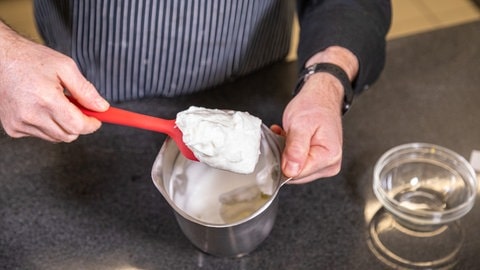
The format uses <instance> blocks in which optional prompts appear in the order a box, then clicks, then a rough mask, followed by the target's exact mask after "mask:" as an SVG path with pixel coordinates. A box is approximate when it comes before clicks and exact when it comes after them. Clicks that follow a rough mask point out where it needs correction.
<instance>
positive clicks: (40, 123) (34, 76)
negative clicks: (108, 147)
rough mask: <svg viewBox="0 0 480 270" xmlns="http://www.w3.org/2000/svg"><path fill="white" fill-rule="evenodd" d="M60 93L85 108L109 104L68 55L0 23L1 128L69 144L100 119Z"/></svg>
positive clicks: (102, 108) (97, 108)
mask: <svg viewBox="0 0 480 270" xmlns="http://www.w3.org/2000/svg"><path fill="white" fill-rule="evenodd" d="M64 91H68V92H69V93H70V94H71V95H72V96H73V97H74V98H75V99H76V100H78V102H79V103H80V104H82V105H83V106H85V107H86V108H88V109H91V110H94V111H105V110H107V109H108V107H109V104H108V103H107V101H105V100H104V99H103V98H102V97H101V96H100V95H99V94H98V92H97V90H96V89H95V87H94V86H93V85H92V84H91V83H90V82H88V81H87V80H86V79H85V78H84V77H83V75H82V74H81V72H80V71H79V70H78V67H77V66H76V64H75V62H74V61H73V60H72V59H71V58H69V57H67V56H65V55H63V54H61V53H59V52H56V51H54V50H52V49H50V48H48V47H46V46H43V45H40V44H37V43H34V42H32V41H29V40H27V39H25V38H23V37H21V36H19V35H18V34H17V33H15V32H14V31H13V30H11V29H10V28H8V27H7V26H6V25H5V24H3V23H2V22H0V120H1V123H2V125H3V128H4V130H5V132H6V133H7V134H8V135H10V136H11V137H15V138H19V137H25V136H34V137H39V138H41V139H44V140H48V141H52V142H62V141H63V142H71V141H73V140H75V139H76V138H77V137H78V136H79V135H80V134H88V133H92V132H94V131H95V130H97V129H98V128H99V127H100V125H101V123H100V122H99V121H98V120H97V119H95V118H92V117H88V116H86V115H84V114H83V113H82V112H80V110H78V109H77V108H76V107H75V106H74V105H73V104H72V103H70V102H69V101H68V99H67V98H66V97H65V93H64Z"/></svg>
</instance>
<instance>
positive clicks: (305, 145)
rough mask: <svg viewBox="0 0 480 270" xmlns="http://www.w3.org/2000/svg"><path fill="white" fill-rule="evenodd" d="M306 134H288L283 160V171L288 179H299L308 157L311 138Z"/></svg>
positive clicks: (291, 132)
mask: <svg viewBox="0 0 480 270" xmlns="http://www.w3.org/2000/svg"><path fill="white" fill-rule="evenodd" d="M305 135H306V134H305V133H304V132H296V131H290V132H287V136H286V142H285V149H284V151H283V158H282V170H283V173H284V174H285V175H286V176H288V177H297V176H298V175H300V173H301V172H302V170H303V167H304V166H305V162H306V160H307V157H308V152H309V147H310V138H309V137H308V136H305Z"/></svg>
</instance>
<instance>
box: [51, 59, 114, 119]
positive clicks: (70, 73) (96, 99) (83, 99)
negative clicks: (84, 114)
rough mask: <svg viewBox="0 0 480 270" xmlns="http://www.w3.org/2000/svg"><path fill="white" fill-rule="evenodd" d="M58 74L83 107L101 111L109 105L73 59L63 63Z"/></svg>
mask: <svg viewBox="0 0 480 270" xmlns="http://www.w3.org/2000/svg"><path fill="white" fill-rule="evenodd" d="M58 76H59V78H60V81H61V82H62V85H63V86H64V87H65V88H66V89H67V90H68V92H69V93H70V94H71V95H72V96H73V97H74V98H75V99H76V100H77V101H78V103H80V104H81V105H82V106H84V107H85V108H87V109H90V110H93V111H100V112H103V111H106V110H107V109H108V107H109V106H110V105H109V104H108V102H107V101H106V100H105V99H104V98H103V97H102V96H101V95H100V94H99V93H98V91H97V90H96V89H95V87H94V86H93V84H91V83H90V82H89V81H88V80H87V79H85V77H84V76H83V75H82V73H81V72H80V70H79V69H78V67H77V65H76V64H75V62H74V61H73V60H71V59H70V61H69V62H67V63H66V64H65V68H63V69H61V70H60V71H59V72H58Z"/></svg>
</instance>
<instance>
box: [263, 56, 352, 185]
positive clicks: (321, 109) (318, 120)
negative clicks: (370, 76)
mask: <svg viewBox="0 0 480 270" xmlns="http://www.w3.org/2000/svg"><path fill="white" fill-rule="evenodd" d="M322 62H327V63H333V64H336V65H338V66H340V67H341V68H342V69H344V70H345V72H346V73H347V75H348V76H349V79H350V80H353V78H355V76H356V74H357V72H358V61H357V58H356V57H355V56H354V55H353V54H352V53H351V52H350V51H348V50H346V49H344V48H341V47H330V48H327V49H326V50H324V51H322V52H320V53H318V54H316V55H314V56H313V57H312V58H310V59H309V61H308V62H307V63H306V65H305V66H306V67H307V66H310V65H312V64H314V63H322ZM343 97H344V90H343V86H342V84H341V82H340V81H339V80H338V79H337V78H336V77H335V76H333V75H331V74H329V73H325V72H319V73H315V74H313V75H311V76H309V78H308V80H307V81H306V82H305V84H304V85H303V87H302V89H301V90H300V91H299V93H298V94H297V95H296V96H295V97H294V98H293V99H292V100H291V101H290V102H289V104H288V105H287V107H286V108H285V111H284V113H283V128H284V130H281V128H280V127H278V126H274V127H272V130H273V131H275V132H277V133H279V132H281V133H282V134H284V135H285V136H286V144H285V149H284V151H283V156H282V171H283V173H284V174H285V175H286V176H287V177H293V178H294V180H293V181H290V182H289V183H292V184H295V183H296V184H301V183H307V182H310V181H313V180H316V179H319V178H324V177H330V176H334V175H336V174H338V172H339V171H340V169H341V163H342V150H343V149H342V147H343V132H342V110H341V108H342V103H343Z"/></svg>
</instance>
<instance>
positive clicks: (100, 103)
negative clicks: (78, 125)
mask: <svg viewBox="0 0 480 270" xmlns="http://www.w3.org/2000/svg"><path fill="white" fill-rule="evenodd" d="M95 104H96V105H97V107H98V108H99V109H100V110H106V109H108V107H110V104H109V103H108V102H107V101H106V100H104V99H103V98H98V99H97V100H96V101H95Z"/></svg>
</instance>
